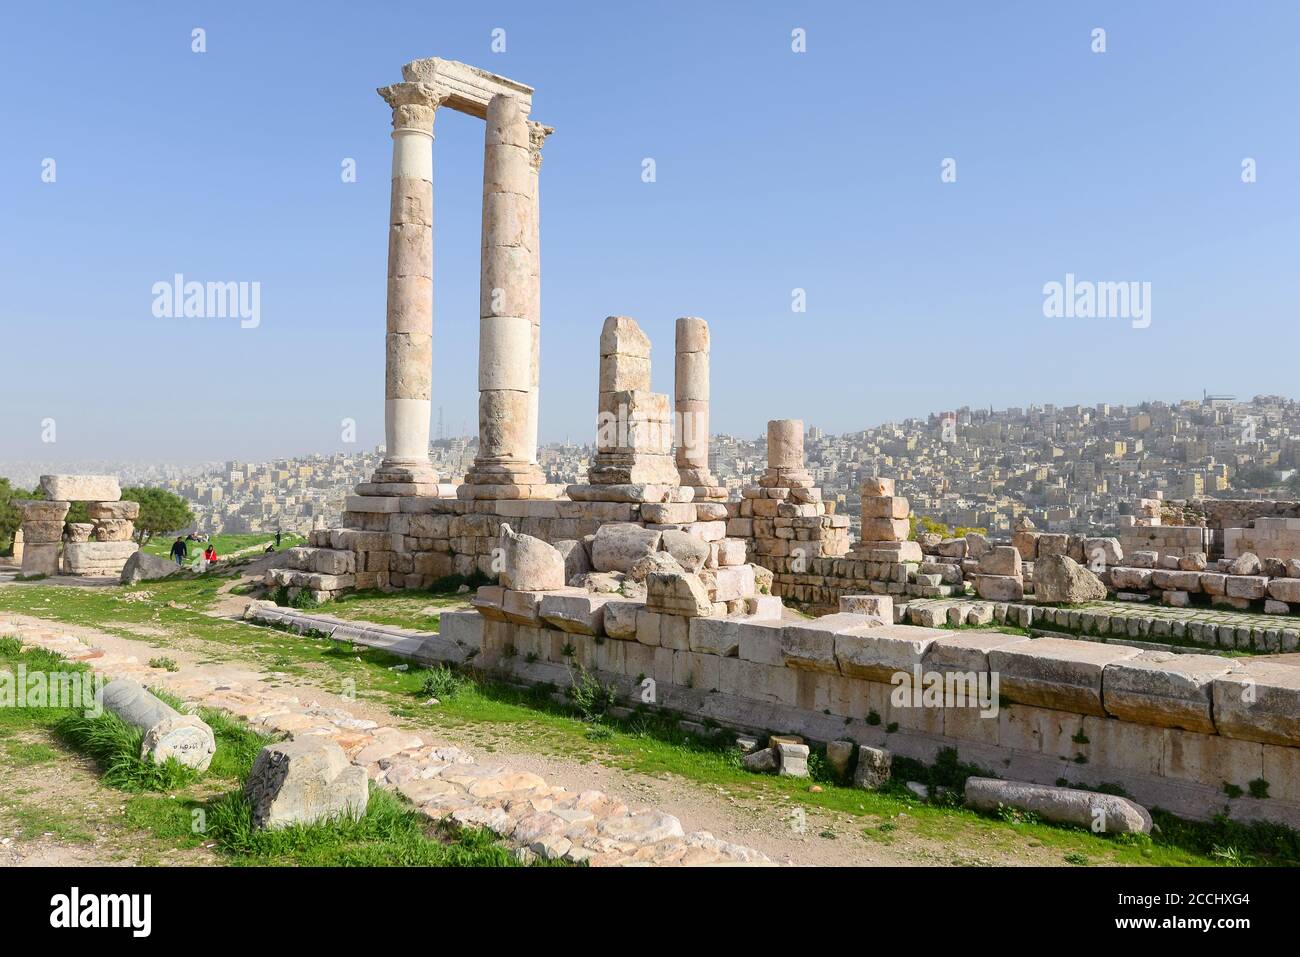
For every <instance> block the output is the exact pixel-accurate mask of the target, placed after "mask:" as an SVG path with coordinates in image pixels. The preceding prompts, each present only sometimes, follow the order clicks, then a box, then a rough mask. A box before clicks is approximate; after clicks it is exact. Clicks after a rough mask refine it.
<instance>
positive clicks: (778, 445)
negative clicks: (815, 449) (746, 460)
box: [767, 419, 803, 471]
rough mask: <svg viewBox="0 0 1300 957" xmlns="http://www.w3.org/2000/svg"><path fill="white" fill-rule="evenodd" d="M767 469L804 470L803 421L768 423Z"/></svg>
mask: <svg viewBox="0 0 1300 957" xmlns="http://www.w3.org/2000/svg"><path fill="white" fill-rule="evenodd" d="M767 467H768V468H769V469H780V470H782V471H785V470H796V471H798V470H802V469H803V420H802V419H773V420H772V421H770V422H768V423H767Z"/></svg>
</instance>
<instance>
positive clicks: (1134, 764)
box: [439, 612, 1300, 826]
mask: <svg viewBox="0 0 1300 957" xmlns="http://www.w3.org/2000/svg"><path fill="white" fill-rule="evenodd" d="M441 622H442V624H441V629H442V632H441V635H440V636H439V641H440V642H442V643H444V644H449V645H452V646H455V647H458V648H465V649H469V654H470V656H469V659H468V660H469V663H470V665H471V666H472V667H473V668H475V669H477V670H479V671H482V672H485V673H488V674H492V675H496V676H500V677H504V678H506V679H508V680H512V681H516V682H520V683H528V684H541V683H547V682H551V683H554V684H556V685H558V686H560V687H564V686H567V685H568V684H569V683H571V682H572V681H573V680H574V678H575V676H576V675H577V674H578V673H579V672H578V669H579V667H581V668H583V669H586V670H588V671H590V672H593V673H595V674H596V675H597V676H599V677H600V678H601V679H602V680H604V681H606V682H608V683H611V684H613V685H614V686H615V687H616V688H617V689H618V691H619V694H620V699H621V700H623V701H625V702H627V703H628V704H630V705H633V704H637V703H642V704H645V705H647V706H650V707H656V708H662V709H665V710H667V711H670V712H673V713H676V714H679V715H682V716H686V717H689V718H691V719H692V720H696V721H702V720H706V719H708V720H712V721H715V722H717V723H718V724H720V725H724V726H727V727H734V728H738V729H744V730H748V731H776V732H788V733H797V734H801V735H803V736H805V737H807V738H809V739H811V740H813V741H819V742H829V741H832V740H839V739H845V738H849V739H852V740H854V741H856V742H858V743H860V744H869V745H872V746H875V747H886V748H888V749H889V750H891V751H893V752H895V753H896V754H899V755H903V756H906V757H911V758H915V759H918V760H922V761H927V762H928V761H933V760H934V759H935V757H936V756H937V754H938V753H939V751H940V750H941V749H944V748H954V749H956V750H957V753H958V755H959V757H960V758H961V760H963V761H965V762H969V763H972V764H975V765H978V766H981V767H983V768H986V769H988V770H989V771H991V772H993V773H994V774H996V775H997V776H999V777H1002V778H1008V779H1015V780H1025V781H1033V782H1037V783H1041V784H1054V783H1057V782H1058V781H1061V780H1066V781H1068V782H1070V783H1071V784H1081V785H1084V786H1094V787H1095V786H1100V785H1102V784H1108V785H1120V786H1122V787H1123V788H1124V789H1125V790H1126V791H1127V793H1128V794H1129V795H1130V796H1131V797H1132V798H1134V799H1135V800H1137V801H1139V802H1141V803H1144V804H1147V805H1149V806H1156V807H1162V808H1165V809H1167V810H1170V811H1173V812H1174V813H1177V814H1181V815H1184V816H1188V817H1195V818H1208V817H1211V816H1212V815H1215V814H1218V813H1220V812H1221V811H1222V810H1223V809H1224V808H1225V807H1226V808H1227V809H1228V811H1229V813H1230V814H1231V816H1232V817H1233V818H1235V819H1241V820H1250V819H1269V820H1276V821H1282V822H1286V823H1289V824H1291V825H1292V826H1297V825H1300V717H1298V716H1300V676H1298V675H1297V672H1296V670H1295V669H1294V668H1289V667H1285V666H1279V665H1276V664H1271V663H1269V662H1264V661H1250V660H1242V659H1235V660H1234V659H1225V658H1221V657H1215V656H1207V655H1171V654H1167V653H1159V652H1141V651H1139V650H1138V649H1136V648H1131V647H1126V646H1120V645H1107V644H1100V643H1095V642H1083V641H1075V640H1069V639H1055V638H1041V639H1035V640H1029V639H1026V638H1023V637H1020V636H1016V635H1004V634H989V633H981V634H961V633H954V632H952V631H947V630H941V629H934V628H918V627H911V626H903V625H888V624H882V623H881V622H880V619H878V618H872V617H870V616H866V615H855V614H837V615H833V616H830V617H827V618H823V619H820V620H817V621H810V622H798V623H792V622H784V623H783V622H780V621H771V620H767V621H764V620H747V619H743V618H742V619H736V618H695V619H690V620H685V619H683V620H682V621H681V624H682V626H683V627H682V628H681V631H682V634H681V635H680V636H678V638H679V640H678V641H675V642H674V643H672V644H665V643H663V642H662V639H661V637H660V631H659V630H657V629H656V630H654V633H653V636H652V637H651V636H645V640H642V638H643V632H642V630H641V629H633V630H632V631H631V632H630V633H629V632H628V631H627V630H626V629H622V630H620V631H619V634H621V635H623V636H624V637H622V638H617V637H613V636H610V635H607V634H604V633H599V634H594V635H583V634H575V633H572V632H569V631H563V630H559V629H557V628H554V627H551V626H550V625H549V624H548V623H546V622H545V621H543V622H541V623H540V624H539V625H521V624H517V623H513V622H509V621H500V620H490V619H485V618H484V617H482V616H480V615H478V614H476V613H474V612H450V613H444V614H443V616H442V619H441ZM917 667H919V668H920V669H921V671H922V672H923V673H939V674H944V675H948V674H953V675H956V674H961V675H963V676H970V677H971V678H972V679H974V680H983V681H985V683H986V687H988V688H990V689H991V688H993V685H992V680H993V676H995V675H996V676H997V681H998V683H997V686H996V694H994V695H993V696H992V697H991V698H989V697H987V696H986V698H985V700H986V701H991V702H993V703H996V702H998V701H999V699H1000V701H1001V704H1000V706H999V707H997V708H996V713H995V714H993V713H989V714H982V712H981V709H980V708H979V707H970V706H966V707H958V706H956V704H957V702H955V701H953V700H949V701H947V702H944V703H945V704H946V705H948V706H940V707H929V706H916V703H915V702H914V701H912V700H911V698H910V697H903V698H900V697H899V694H898V690H897V682H898V680H899V679H897V678H896V676H897V675H899V674H904V675H910V674H915V671H914V669H916V668H917ZM981 676H983V677H982V679H981ZM926 680H928V679H926ZM1246 688H1250V689H1251V694H1249V695H1245V694H1243V691H1244V690H1245V689H1246ZM1247 702H1249V703H1247ZM992 710H994V709H993V708H992V707H991V706H990V708H989V711H992ZM1252 782H1254V786H1255V788H1256V789H1258V788H1259V787H1260V786H1261V785H1260V782H1267V785H1268V799H1267V800H1260V799H1255V798H1251V797H1249V796H1237V797H1230V796H1229V794H1228V793H1227V791H1228V790H1232V793H1233V794H1242V795H1249V794H1250V792H1251V787H1252ZM1229 786H1231V787H1230V788H1229ZM1236 789H1240V792H1238V791H1237V790H1236Z"/></svg>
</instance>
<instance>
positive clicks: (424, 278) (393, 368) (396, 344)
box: [371, 83, 447, 494]
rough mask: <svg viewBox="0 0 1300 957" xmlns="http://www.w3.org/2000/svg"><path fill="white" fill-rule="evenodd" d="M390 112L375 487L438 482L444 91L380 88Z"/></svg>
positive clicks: (399, 85) (409, 86) (401, 86)
mask: <svg viewBox="0 0 1300 957" xmlns="http://www.w3.org/2000/svg"><path fill="white" fill-rule="evenodd" d="M379 95H380V96H382V97H383V98H384V100H385V101H386V102H387V103H388V105H389V106H390V107H392V110H393V134H392V136H393V180H392V201H391V209H390V215H389V227H388V335H387V347H386V350H385V363H384V439H385V443H386V444H385V449H386V451H385V455H384V460H383V462H382V463H381V464H380V466H379V468H378V469H376V470H375V474H374V477H373V479H372V480H371V481H372V483H375V484H382V485H383V486H386V487H385V488H383V489H382V491H383V492H384V493H387V494H394V493H397V492H399V489H394V488H392V486H393V485H404V486H410V491H411V492H412V493H416V492H419V491H421V490H422V489H420V486H429V485H436V483H437V481H438V475H437V473H436V472H435V471H434V470H433V467H432V465H431V464H430V462H429V413H430V411H431V389H432V379H433V120H434V114H435V112H436V111H437V108H438V107H439V106H440V105H441V104H442V103H443V102H444V101H445V100H446V99H447V92H446V91H445V90H441V89H438V88H436V87H433V86H430V85H428V84H425V83H397V84H394V85H393V86H386V87H383V88H382V89H380V90H379Z"/></svg>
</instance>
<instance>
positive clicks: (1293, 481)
mask: <svg viewBox="0 0 1300 957" xmlns="http://www.w3.org/2000/svg"><path fill="white" fill-rule="evenodd" d="M1286 489H1287V491H1288V492H1291V493H1293V494H1297V495H1300V472H1294V473H1292V475H1291V477H1290V478H1289V479H1287V480H1286Z"/></svg>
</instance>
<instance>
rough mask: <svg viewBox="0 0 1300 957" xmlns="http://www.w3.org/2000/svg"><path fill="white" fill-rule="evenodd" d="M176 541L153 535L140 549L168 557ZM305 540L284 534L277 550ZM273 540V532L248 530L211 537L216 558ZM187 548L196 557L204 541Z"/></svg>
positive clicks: (188, 543) (297, 536)
mask: <svg viewBox="0 0 1300 957" xmlns="http://www.w3.org/2000/svg"><path fill="white" fill-rule="evenodd" d="M175 541H176V536H175V535H172V536H171V537H168V536H166V535H162V536H155V537H154V538H152V539H150V540H149V542H148V544H146V545H145V546H144V548H143V549H141V551H145V552H148V553H149V554H150V555H161V556H162V557H163V558H169V557H170V553H171V550H172V545H173V544H174V543H175ZM306 541H307V540H306V539H305V538H303V537H302V536H301V535H289V534H286V535H284V536H283V537H282V538H281V540H280V548H279V549H277V550H278V551H284V550H285V549H286V548H293V547H294V546H295V545H301V544H303V543H304V542H306ZM274 542H275V533H274V532H272V533H270V534H267V533H266V532H249V533H244V534H234V535H225V534H222V535H213V536H212V539H211V543H212V546H213V547H214V548H215V549H216V550H217V557H218V558H226V557H228V556H229V555H230V554H231V553H232V552H239V551H243V550H244V549H246V548H255V547H257V546H259V545H260V546H261V547H262V548H266V546H267V545H268V544H271V543H274ZM186 546H187V547H188V549H189V553H190V557H191V558H196V557H198V556H199V555H201V554H203V549H204V548H206V547H207V543H206V542H186Z"/></svg>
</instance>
